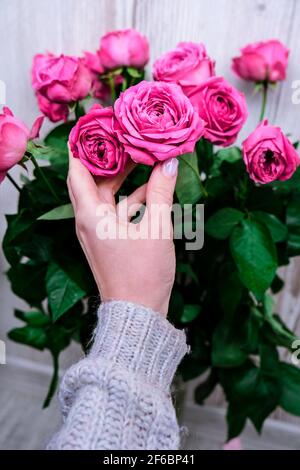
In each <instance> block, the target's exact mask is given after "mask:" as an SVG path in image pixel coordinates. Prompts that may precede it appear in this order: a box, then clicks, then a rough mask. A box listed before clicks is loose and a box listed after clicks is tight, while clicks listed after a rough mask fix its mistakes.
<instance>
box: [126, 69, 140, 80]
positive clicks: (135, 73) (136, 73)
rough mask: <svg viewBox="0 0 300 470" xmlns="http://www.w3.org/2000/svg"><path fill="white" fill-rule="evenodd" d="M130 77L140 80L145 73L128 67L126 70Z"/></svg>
mask: <svg viewBox="0 0 300 470" xmlns="http://www.w3.org/2000/svg"><path fill="white" fill-rule="evenodd" d="M126 70H127V73H128V75H130V76H131V77H133V78H140V77H141V76H142V75H143V72H142V71H140V70H138V69H135V68H134V67H127V68H126Z"/></svg>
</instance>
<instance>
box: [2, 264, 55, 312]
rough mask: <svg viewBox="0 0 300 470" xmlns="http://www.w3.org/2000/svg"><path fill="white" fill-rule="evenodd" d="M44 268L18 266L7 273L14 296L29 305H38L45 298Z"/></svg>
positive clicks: (28, 265)
mask: <svg viewBox="0 0 300 470" xmlns="http://www.w3.org/2000/svg"><path fill="white" fill-rule="evenodd" d="M45 273H46V269H45V267H44V266H40V267H39V266H34V265H30V264H18V265H16V266H14V267H12V268H10V269H9V271H8V272H7V276H8V279H9V280H10V282H11V288H12V291H13V292H14V294H16V295H18V296H19V297H21V298H22V299H24V300H25V301H26V302H27V303H28V304H29V305H39V304H40V303H41V302H42V301H43V300H44V299H45V297H46V289H45Z"/></svg>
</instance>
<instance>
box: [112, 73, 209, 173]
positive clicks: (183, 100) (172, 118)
mask: <svg viewBox="0 0 300 470" xmlns="http://www.w3.org/2000/svg"><path fill="white" fill-rule="evenodd" d="M115 116H116V119H117V125H116V130H117V134H118V137H119V140H120V141H121V142H122V143H123V144H124V147H125V150H126V152H128V153H129V155H130V156H131V158H132V159H133V160H134V161H135V162H137V163H144V164H146V165H154V163H155V162H157V161H163V160H167V159H169V158H171V157H177V156H178V155H182V154H183V153H187V152H192V151H193V150H194V147H195V144H196V142H197V140H199V139H200V137H201V136H202V135H203V123H202V120H201V119H200V117H199V115H198V113H196V112H195V110H194V108H193V106H192V104H191V102H190V100H189V99H188V98H187V97H186V96H185V94H184V93H183V91H182V89H181V88H180V86H178V85H176V84H175V83H165V82H147V81H143V82H140V83H139V84H138V85H135V86H132V87H130V88H128V89H127V90H126V91H125V92H124V93H121V95H120V97H119V98H118V99H117V101H116V102H115Z"/></svg>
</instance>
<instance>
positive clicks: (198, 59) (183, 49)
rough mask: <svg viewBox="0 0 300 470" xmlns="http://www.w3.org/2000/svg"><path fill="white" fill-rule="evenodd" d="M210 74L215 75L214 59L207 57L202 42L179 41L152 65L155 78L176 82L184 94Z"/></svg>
mask: <svg viewBox="0 0 300 470" xmlns="http://www.w3.org/2000/svg"><path fill="white" fill-rule="evenodd" d="M212 75H215V63H214V61H213V60H211V59H210V58H209V57H208V55H207V53H206V49H205V46H204V45H203V44H196V43H194V42H180V43H179V44H178V45H177V47H176V49H174V50H173V51H170V52H167V53H166V54H164V55H162V56H161V57H160V58H159V59H157V60H156V61H155V62H154V65H153V77H154V79H155V80H161V81H164V82H174V83H178V85H180V86H181V88H182V89H183V91H184V92H185V93H186V94H188V93H189V92H191V91H192V88H193V86H195V85H199V84H200V83H201V82H203V80H206V79H207V78H209V77H211V76H212Z"/></svg>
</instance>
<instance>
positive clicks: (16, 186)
mask: <svg viewBox="0 0 300 470" xmlns="http://www.w3.org/2000/svg"><path fill="white" fill-rule="evenodd" d="M6 176H7V178H8V179H9V181H10V182H11V184H13V185H14V187H15V188H16V189H17V190H18V191H19V193H20V192H21V188H20V186H19V185H18V184H17V183H16V182H15V180H14V179H13V177H12V176H11V175H10V174H9V173H6Z"/></svg>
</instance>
